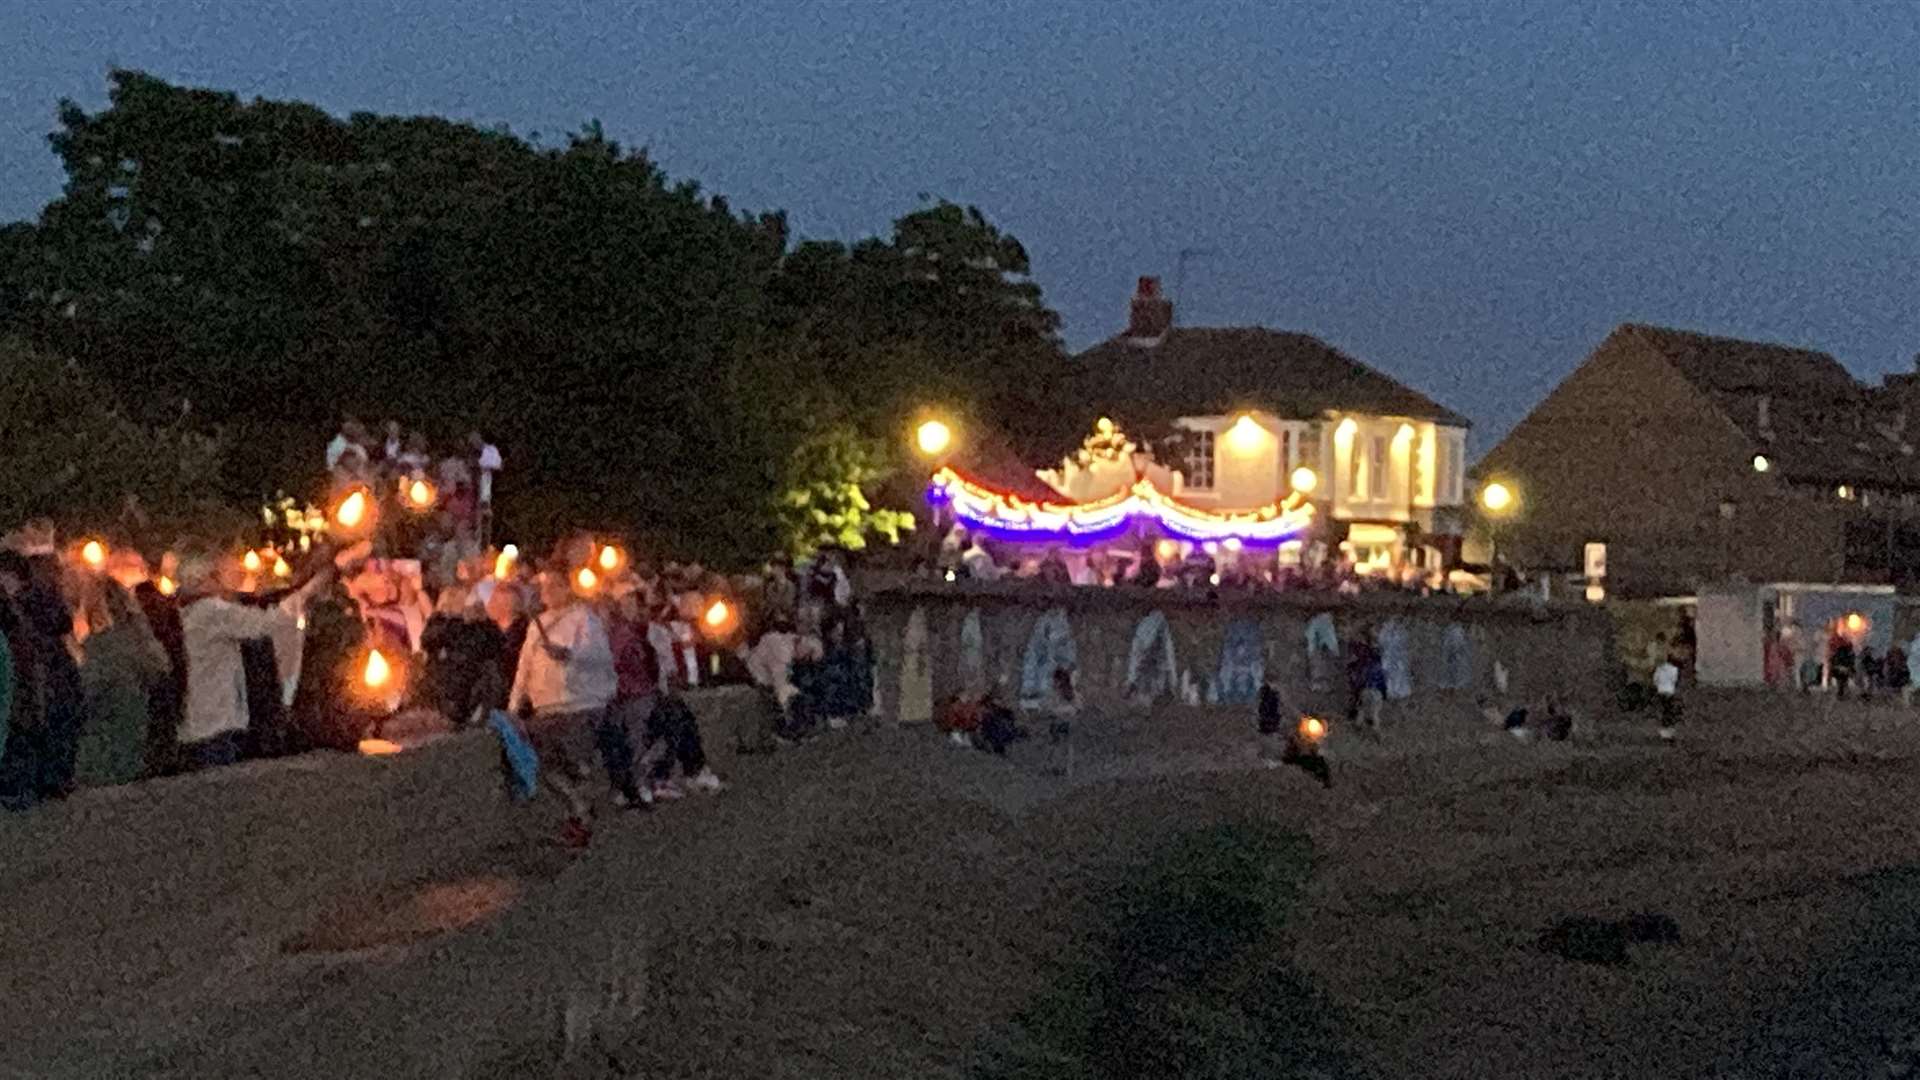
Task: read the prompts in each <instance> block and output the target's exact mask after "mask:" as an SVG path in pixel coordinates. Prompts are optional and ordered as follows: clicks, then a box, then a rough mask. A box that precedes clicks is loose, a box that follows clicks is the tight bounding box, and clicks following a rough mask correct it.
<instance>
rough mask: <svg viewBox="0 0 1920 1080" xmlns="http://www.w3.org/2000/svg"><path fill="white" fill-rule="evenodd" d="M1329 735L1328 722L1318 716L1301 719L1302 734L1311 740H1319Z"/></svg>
mask: <svg viewBox="0 0 1920 1080" xmlns="http://www.w3.org/2000/svg"><path fill="white" fill-rule="evenodd" d="M1326 733H1327V722H1326V721H1325V720H1322V719H1320V718H1319V717H1317V716H1303V717H1301V718H1300V734H1302V735H1305V736H1306V737H1307V738H1309V739H1314V740H1318V739H1319V738H1321V737H1322V736H1324V735H1325V734H1326Z"/></svg>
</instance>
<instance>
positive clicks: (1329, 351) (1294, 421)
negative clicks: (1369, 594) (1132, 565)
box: [1056, 277, 1469, 568]
mask: <svg viewBox="0 0 1920 1080" xmlns="http://www.w3.org/2000/svg"><path fill="white" fill-rule="evenodd" d="M1076 363H1077V368H1078V370H1077V374H1076V376H1075V380H1076V381H1075V384H1074V385H1073V386H1071V387H1070V388H1068V392H1067V393H1065V394H1063V395H1062V402H1063V406H1062V407H1063V411H1064V412H1066V413H1069V414H1072V415H1071V419H1072V422H1074V423H1076V424H1077V425H1078V430H1080V431H1082V432H1085V431H1087V430H1089V428H1090V427H1091V426H1092V425H1093V424H1094V423H1095V422H1096V421H1097V419H1098V418H1100V417H1111V418H1112V419H1113V420H1114V421H1116V422H1117V423H1118V425H1119V426H1120V427H1121V428H1122V429H1124V430H1125V431H1126V432H1128V433H1129V434H1132V435H1134V436H1136V437H1139V438H1140V439H1141V440H1142V442H1143V443H1146V444H1149V445H1151V446H1152V448H1153V450H1154V453H1155V456H1156V458H1157V460H1158V461H1159V463H1160V464H1161V465H1164V466H1167V467H1169V468H1170V469H1171V470H1172V472H1173V478H1172V482H1173V487H1174V490H1173V491H1172V492H1171V494H1173V495H1175V496H1177V497H1178V498H1179V499H1180V500H1182V501H1183V502H1185V503H1189V504H1192V505H1194V506H1198V507H1204V508H1206V509H1209V510H1213V511H1216V512H1223V513H1226V512H1237V511H1247V510H1252V509H1255V508H1258V507H1264V506H1269V505H1272V504H1274V503H1276V502H1279V501H1282V500H1284V499H1286V498H1287V497H1288V496H1289V495H1291V494H1292V493H1293V492H1294V491H1295V490H1296V489H1299V490H1302V491H1304V492H1305V493H1306V494H1307V496H1308V497H1309V498H1310V499H1311V501H1312V502H1313V505H1314V510H1315V511H1316V517H1317V520H1318V522H1319V526H1318V528H1320V529H1321V530H1322V534H1321V537H1320V538H1322V539H1326V540H1328V541H1330V542H1333V543H1345V544H1348V545H1350V547H1351V550H1352V551H1353V553H1354V555H1355V558H1356V561H1357V562H1359V563H1360V564H1361V565H1362V566H1363V567H1369V568H1379V567H1385V566H1389V565H1392V564H1394V563H1395V562H1396V561H1397V560H1399V559H1401V558H1402V557H1403V556H1404V555H1405V554H1407V553H1408V552H1409V551H1410V550H1412V551H1415V552H1417V553H1419V554H1418V555H1417V557H1416V558H1415V560H1414V561H1415V562H1418V563H1422V564H1425V565H1429V566H1437V565H1438V564H1439V563H1440V561H1442V560H1443V559H1445V558H1446V557H1448V554H1449V553H1450V551H1451V549H1452V547H1453V544H1452V543H1451V539H1452V538H1457V537H1458V536H1459V534H1460V532H1461V531H1462V526H1463V523H1464V515H1463V513H1462V512H1461V511H1462V506H1463V504H1464V503H1465V502H1466V500H1467V493H1466V479H1465V477H1466V461H1465V459H1466V436H1467V428H1468V427H1469V424H1468V422H1467V420H1466V419H1465V418H1463V417H1461V416H1460V415H1459V414H1457V413H1455V412H1452V411H1451V410H1448V409H1446V408H1444V407H1442V406H1440V405H1439V404H1437V403H1435V402H1434V401H1433V400H1432V399H1430V398H1428V397H1426V396H1425V395H1423V394H1421V393H1419V392H1418V391H1416V390H1413V389H1411V388H1409V387H1407V386H1405V385H1403V384H1402V383H1399V382H1397V381H1395V380H1394V379H1391V378H1389V377H1388V376H1386V375H1384V374H1381V373H1380V372H1378V371H1376V370H1374V369H1373V368H1371V367H1368V366H1367V365H1365V364H1363V363H1361V362H1359V361H1358V360H1355V359H1353V358H1352V357H1350V356H1348V355H1346V354H1345V353H1343V352H1341V351H1340V350H1338V349H1336V348H1334V347H1333V346H1331V345H1329V344H1327V343H1326V342H1324V341H1321V340H1319V339H1318V338H1314V337H1310V336H1308V335H1306V334H1300V333H1291V332H1286V331H1279V330H1268V329H1265V328H1260V327H1232V328H1227V327H1218V328H1216V327H1186V326H1180V325H1177V324H1176V323H1175V322H1174V318H1173V303H1172V301H1171V300H1169V299H1168V298H1167V297H1166V296H1165V295H1164V294H1163V293H1162V292H1161V290H1160V283H1159V281H1158V279H1156V278H1152V277H1143V278H1141V279H1140V281H1139V286H1138V290H1137V292H1136V293H1135V295H1134V298H1133V303H1132V307H1131V317H1130V318H1129V321H1128V325H1127V329H1126V330H1125V332H1123V333H1121V334H1118V335H1116V336H1114V337H1113V338H1111V339H1109V340H1107V341H1105V342H1102V343H1100V344H1098V345H1095V346H1093V347H1092V348H1090V349H1087V350H1086V351H1084V352H1082V353H1080V354H1079V356H1078V357H1076ZM1056 486H1057V485H1056ZM1410 538H1411V539H1413V540H1414V541H1415V542H1414V543H1413V544H1411V545H1409V543H1408V541H1409V539H1410Z"/></svg>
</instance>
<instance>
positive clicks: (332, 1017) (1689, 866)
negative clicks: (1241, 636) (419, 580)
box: [0, 695, 1920, 1080]
mask: <svg viewBox="0 0 1920 1080" xmlns="http://www.w3.org/2000/svg"><path fill="white" fill-rule="evenodd" d="M1692 704H1693V709H1692V716H1693V718H1694V722H1693V723H1692V724H1691V725H1690V726H1689V728H1688V730H1687V732H1686V738H1685V739H1684V740H1683V741H1682V742H1681V744H1680V745H1678V746H1663V745H1660V744H1659V743H1658V742H1657V740H1655V739H1654V738H1653V736H1652V732H1651V729H1650V726H1649V725H1648V724H1646V723H1645V722H1644V721H1640V720H1637V719H1631V718H1616V717H1614V716H1612V715H1609V714H1605V713H1598V714H1589V718H1590V719H1591V720H1593V722H1592V723H1590V724H1588V725H1584V727H1585V728H1586V729H1587V738H1586V739H1585V740H1584V741H1582V742H1579V743H1574V744H1551V745H1543V746H1536V745H1520V744H1517V743H1515V742H1514V741H1513V740H1511V739H1509V738H1507V737H1506V736H1504V735H1501V734H1500V733H1498V732H1495V731H1492V730H1490V729H1488V728H1487V727H1486V726H1485V725H1484V723H1483V722H1482V721H1480V720H1479V719H1478V718H1477V717H1476V716H1474V715H1473V710H1472V709H1471V707H1470V706H1469V705H1467V704H1466V703H1453V704H1449V705H1444V706H1441V705H1433V706H1429V707H1427V708H1425V709H1423V710H1421V711H1419V712H1413V711H1408V712H1406V713H1405V714H1403V715H1401V716H1399V717H1398V718H1396V721H1395V725H1394V726H1393V727H1391V728H1390V729H1389V731H1388V732H1387V733H1386V735H1385V737H1384V738H1383V739H1381V740H1380V741H1379V742H1378V743H1374V742H1370V741H1366V740H1361V739H1357V738H1355V737H1353V736H1352V734H1351V733H1349V732H1346V731H1344V730H1341V729H1339V728H1338V727H1337V728H1336V731H1335V736H1334V755H1335V768H1336V784H1335V786H1334V788H1333V789H1332V790H1330V791H1324V790H1321V789H1320V788H1319V787H1318V786H1317V785H1315V784H1313V783H1311V782H1310V781H1308V779H1307V778H1306V777H1304V776H1302V775H1301V774H1299V773H1297V772H1295V771H1293V770H1278V771H1267V770H1263V769H1260V768H1258V767H1257V765H1256V762H1255V761H1254V758H1253V753H1252V746H1251V740H1250V738H1249V737H1248V732H1247V730H1246V723H1245V719H1244V718H1243V717H1240V716H1238V715H1237V714H1228V713H1220V712H1210V711H1206V710H1199V711H1170V712H1167V713H1164V714H1155V715H1146V716H1135V717H1125V718H1094V719H1092V720H1090V721H1088V722H1087V723H1085V724H1083V725H1082V729H1081V730H1080V731H1078V732H1077V733H1076V739H1078V740H1079V747H1078V750H1077V753H1078V756H1079V757H1078V762H1077V764H1076V774H1075V776H1074V778H1073V779H1072V780H1071V781H1064V780H1060V779H1056V778H1050V777H1045V776H1042V775H1040V774H1039V771H1038V770H1037V769H1036V768H1035V767H1034V765H1035V761H1033V760H1031V759H1028V758H1023V756H1022V754H1020V753H1016V755H1015V756H1014V757H1013V758H1012V759H1010V760H997V759H993V758H991V757H988V756H986V755H983V754H978V753H975V752H972V751H965V750H959V749H956V748H952V747H949V746H947V745H945V744H943V743H941V742H938V741H937V740H936V739H935V738H934V737H933V736H932V735H931V733H927V732H912V731H873V732H845V733H837V734H834V735H831V736H828V737H825V738H823V739H822V740H821V741H820V742H819V743H817V744H814V745H809V746H805V747H802V748H799V749H797V750H793V751H790V752H783V753H781V754H779V755H775V756H773V757H769V758H751V759H741V760H738V761H734V760H728V759H723V761H722V766H723V770H724V771H725V772H726V773H727V775H728V777H729V779H730V780H731V781H732V785H733V786H732V789H731V790H730V791H728V792H727V793H726V794H724V795H722V796H720V797H719V798H718V799H715V800H712V801H705V802H694V801H689V802H687V803H683V804H678V805H674V806H670V807H667V808H665V809H663V810H662V811H660V812H658V813H656V814H654V815H652V816H650V817H647V818H622V819H619V820H614V821H609V822H607V823H606V825H605V827H603V829H602V835H601V836H600V837H598V838H597V839H596V843H595V846H594V848H593V849H592V850H591V851H590V852H589V853H588V854H587V855H586V856H585V857H583V858H581V859H579V860H576V861H574V862H572V863H568V862H567V860H565V859H564V858H560V857H557V856H555V855H554V854H552V853H551V852H548V851H547V850H545V849H544V847H543V846H542V845H541V843H540V840H541V839H542V837H543V836H544V834H545V832H546V831H547V829H548V827H549V826H551V824H552V821H551V819H550V818H547V817H545V816H543V815H542V814H541V813H540V812H538V811H532V810H514V809H512V808H508V807H505V806H503V805H501V804H500V802H499V801H498V800H499V795H498V790H497V783H496V782H495V781H494V778H493V775H492V773H491V771H490V770H491V767H492V761H491V757H490V753H489V751H488V748H487V746H486V744H485V743H484V742H478V741H469V742H461V741H458V740H456V741H455V742H454V743H451V744H448V745H444V746H440V747H434V748H429V749H426V750H421V751H417V752H414V753H410V754H402V755H398V756H396V757H395V758H392V759H387V760H382V761H378V762H368V761H348V760H342V759H323V760H322V761H321V762H319V763H315V764H301V765H296V764H274V765H270V766H262V767H260V769H259V771H258V772H257V774H256V775H253V776H235V777H231V778H221V779H219V780H217V781H183V782H174V783H171V784H162V785H148V786H147V787H145V788H143V789H129V790H128V791H127V792H124V793H111V794H109V795H104V796H89V797H86V798H83V799H80V800H77V801H76V802H75V803H73V804H71V805H69V806H65V807H60V808H58V809H56V810H54V811H52V812H51V813H49V814H47V815H45V816H43V817H36V818H29V819H9V820H6V821H4V822H0V847H4V848H6V849H7V850H9V851H11V852H13V855H12V856H11V857H10V858H9V861H8V869H7V871H6V872H5V876H4V877H0V901H4V903H5V904H6V907H7V910H8V911H9V912H10V915H11V918H10V919H9V920H8V922H7V924H6V926H5V928H4V929H0V955H5V956H6V957H7V958H8V963H7V965H6V968H5V971H4V974H0V980H3V981H0V988H3V989H4V993H0V1000H5V1001H7V1002H8V1008H7V1010H6V1015H5V1016H4V1017H0V1046H5V1047H7V1048H8V1049H7V1051H6V1054H5V1055H4V1056H5V1060H4V1061H0V1073H6V1072H7V1071H8V1070H24V1071H20V1072H19V1073H18V1075H31V1076H46V1077H53V1076H104V1075H158V1076H168V1075H178V1076H195V1077H208V1076H241V1075H266V1074H270V1075H275V1076H287V1077H294V1076H316V1077H319V1076H348V1075H355V1076H364V1075H395V1076H401V1075H404V1076H448V1077H482V1076H499V1077H507V1076H526V1075H549V1074H558V1075H570V1076H614V1075H630V1076H646V1077H709V1076H711V1077H736V1076H754V1077H795V1078H798V1077H840V1076H846V1077H855V1076H860V1077H942V1076H950V1077H968V1076H971V1077H980V1078H983V1080H1011V1078H1015V1077H1041V1076H1049V1077H1110V1076H1208V1077H1228V1076H1261V1077H1285V1076H1383V1077H1495V1076H1513V1077H1577V1076H1594V1077H1603V1076H1622V1077H1627V1076H1631V1077H1666V1076H1674V1077H1693V1076H1725V1077H1733V1076H1742V1077H1745V1076H1775V1075H1778V1076H1877V1075H1901V1073H1899V1072H1898V1069H1899V1068H1900V1067H1902V1065H1903V1064H1906V1063H1907V1061H1908V1056H1909V1055H1911V1054H1913V1053H1914V1048H1913V1047H1912V1046H1911V1045H1910V1044H1911V1043H1912V1042H1913V1041H1914V1034H1915V1033H1920V1025H1917V1024H1914V1023H1913V1022H1912V1021H1913V1020H1914V1019H1920V1000H1916V994H1915V991H1914V990H1913V989H1912V988H1914V987H1916V986H1920V982H1916V980H1915V978H1914V976H1915V974H1920V973H1916V972H1915V971H1914V970H1913V967H1914V965H1915V964H1916V963H1920V950H1916V949H1914V948H1912V947H1911V946H1912V944H1913V943H1912V942H1911V941H1910V938H1911V937H1912V936H1913V935H1914V933H1915V926H1916V920H1915V918H1914V916H1915V913H1916V912H1920V841H1917V840H1916V837H1917V836H1920V831H1917V830H1916V826H1917V825H1920V771H1917V770H1916V765H1917V764H1920V761H1917V760H1916V759H1917V758H1920V719H1916V717H1914V716H1913V715H1912V714H1903V713H1900V712H1899V711H1897V710H1894V709H1891V708H1886V707H1881V706H1856V705H1845V706H1839V705H1835V704H1834V703H1831V702H1826V701H1815V700H1809V699H1799V698H1785V697H1769V696H1760V695H1752V696H1744V695H1731V696H1724V697H1707V698H1702V699H1700V700H1697V701H1695V702H1693V703H1692ZM715 726H716V727H717V724H716V725H715ZM713 741H714V742H716V743H722V744H723V743H724V742H725V740H724V738H715V739H714V740H713ZM1022 749H1026V748H1022ZM315 807H325V808H326V810H327V812H326V815H325V816H318V815H317V814H316V813H315V811H314V809H313V808H315ZM1636 914H1640V915H1649V916H1659V917H1661V918H1663V919H1666V920H1670V924H1671V926H1672V927H1674V928H1675V929H1677V931H1678V933H1677V938H1678V940H1669V941H1654V942H1647V943H1633V942H1626V943H1623V939H1618V938H1616V937H1612V936H1610V935H1611V934H1612V933H1613V930H1612V927H1613V924H1614V922H1615V921H1616V920H1624V919H1626V918H1627V917H1629V916H1633V915H1636ZM1569 920H1575V922H1572V923H1570V922H1569ZM1577 920H1587V921H1586V922H1585V923H1580V922H1577ZM1569 926H1571V927H1572V929H1568V927H1569ZM1556 927H1558V928H1559V930H1557V931H1556V929H1555V928H1556ZM1543 936H1544V937H1545V938H1546V943H1547V945H1548V946H1550V947H1543ZM569 1031H571V1036H572V1038H571V1045H572V1049H571V1050H569V1049H568V1033H569ZM1890 1070H1891V1071H1890Z"/></svg>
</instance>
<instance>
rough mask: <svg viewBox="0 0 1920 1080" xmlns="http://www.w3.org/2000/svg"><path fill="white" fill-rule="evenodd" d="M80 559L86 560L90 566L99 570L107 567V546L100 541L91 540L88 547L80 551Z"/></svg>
mask: <svg viewBox="0 0 1920 1080" xmlns="http://www.w3.org/2000/svg"><path fill="white" fill-rule="evenodd" d="M80 557H81V558H82V559H84V560H86V563H87V565H88V566H91V567H93V568H94V569H95V570H98V569H100V568H101V567H102V566H105V565H106V562H107V545H105V544H103V543H101V542H100V541H98V540H89V541H87V545H86V546H85V547H83V548H81V549H80Z"/></svg>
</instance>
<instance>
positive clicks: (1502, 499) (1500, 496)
mask: <svg viewBox="0 0 1920 1080" xmlns="http://www.w3.org/2000/svg"><path fill="white" fill-rule="evenodd" d="M1480 505H1481V506H1484V507H1486V508H1487V509H1488V510H1490V511H1492V512H1493V513H1496V514H1498V513H1501V512H1502V511H1505V510H1507V509H1508V508H1510V507H1512V506H1513V491H1512V489H1510V488H1508V487H1507V485H1505V484H1500V483H1493V484H1488V485H1487V486H1486V488H1484V489H1483V490H1482V491H1481V492H1480Z"/></svg>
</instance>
